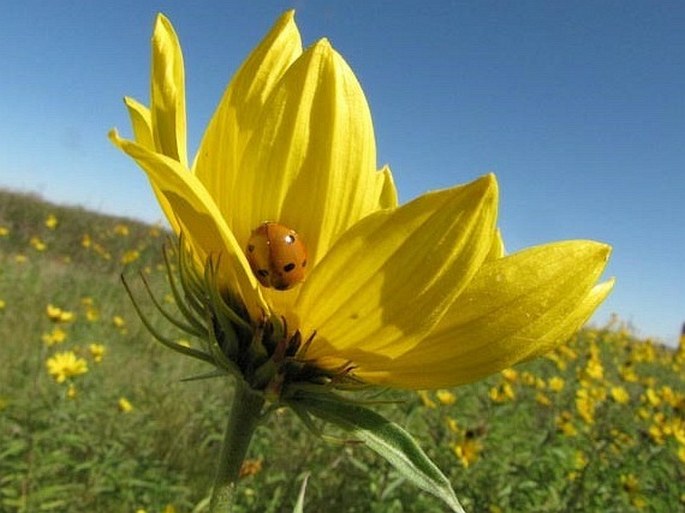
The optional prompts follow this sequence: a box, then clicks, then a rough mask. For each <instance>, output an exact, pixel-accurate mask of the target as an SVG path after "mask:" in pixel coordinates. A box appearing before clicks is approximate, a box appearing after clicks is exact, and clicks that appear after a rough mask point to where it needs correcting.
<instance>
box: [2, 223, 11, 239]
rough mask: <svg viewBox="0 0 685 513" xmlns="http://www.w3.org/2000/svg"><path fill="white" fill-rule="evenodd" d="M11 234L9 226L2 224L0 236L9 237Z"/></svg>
mask: <svg viewBox="0 0 685 513" xmlns="http://www.w3.org/2000/svg"><path fill="white" fill-rule="evenodd" d="M9 234H10V230H9V228H7V227H6V226H0V237H7V236H8V235H9Z"/></svg>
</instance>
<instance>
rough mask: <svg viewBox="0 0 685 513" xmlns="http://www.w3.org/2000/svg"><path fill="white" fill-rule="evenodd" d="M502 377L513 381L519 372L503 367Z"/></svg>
mask: <svg viewBox="0 0 685 513" xmlns="http://www.w3.org/2000/svg"><path fill="white" fill-rule="evenodd" d="M501 374H502V377H504V379H506V380H507V381H509V382H510V383H515V382H516V380H517V379H518V376H519V373H518V372H517V371H515V370H514V369H504V370H503V371H502V372H501Z"/></svg>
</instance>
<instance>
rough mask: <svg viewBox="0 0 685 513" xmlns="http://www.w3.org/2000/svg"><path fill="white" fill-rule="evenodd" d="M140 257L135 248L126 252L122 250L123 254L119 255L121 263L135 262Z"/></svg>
mask: <svg viewBox="0 0 685 513" xmlns="http://www.w3.org/2000/svg"><path fill="white" fill-rule="evenodd" d="M139 258H140V251H138V250H137V249H130V250H128V251H126V252H124V254H123V255H121V263H122V264H124V265H126V264H130V263H131V262H135V261H136V260H138V259H139Z"/></svg>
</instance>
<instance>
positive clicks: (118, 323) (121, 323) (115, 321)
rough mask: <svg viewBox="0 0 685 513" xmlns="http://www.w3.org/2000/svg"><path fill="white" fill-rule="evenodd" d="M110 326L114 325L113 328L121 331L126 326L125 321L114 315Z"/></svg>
mask: <svg viewBox="0 0 685 513" xmlns="http://www.w3.org/2000/svg"><path fill="white" fill-rule="evenodd" d="M112 324H114V326H116V327H117V328H119V329H122V328H124V327H125V326H126V321H125V320H124V318H123V317H122V316H120V315H114V316H113V317H112Z"/></svg>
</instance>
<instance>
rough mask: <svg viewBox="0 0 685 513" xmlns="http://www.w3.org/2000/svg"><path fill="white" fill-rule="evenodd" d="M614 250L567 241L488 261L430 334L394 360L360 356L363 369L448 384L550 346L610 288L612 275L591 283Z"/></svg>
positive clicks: (373, 376) (369, 376)
mask: <svg viewBox="0 0 685 513" xmlns="http://www.w3.org/2000/svg"><path fill="white" fill-rule="evenodd" d="M609 252H610V249H609V247H608V246H606V245H604V244H600V243H597V242H590V241H568V242H559V243H553V244H547V245H544V246H538V247H535V248H530V249H527V250H525V251H521V252H519V253H515V254H513V255H511V256H508V257H504V258H501V259H498V260H494V261H490V262H488V263H486V264H485V265H483V267H482V268H481V270H480V271H479V273H478V274H477V275H476V277H475V278H474V279H473V281H472V282H471V283H470V284H469V286H468V287H467V289H466V290H465V291H464V293H463V294H462V295H461V296H460V297H459V298H458V299H457V300H456V301H455V302H454V303H453V304H452V306H451V307H450V309H449V311H448V313H447V314H446V315H445V316H444V317H443V318H442V319H441V322H440V323H439V324H438V325H437V326H436V328H435V330H434V331H433V332H432V333H431V334H430V335H429V336H428V337H426V339H425V340H423V341H422V342H421V343H420V344H419V345H417V346H416V347H414V348H413V349H412V350H411V351H408V352H406V353H405V354H403V355H401V356H400V357H398V358H395V359H394V360H390V359H385V360H383V359H381V358H379V357H378V355H368V356H367V357H365V358H361V357H358V358H357V360H356V361H355V363H357V364H359V366H360V370H359V375H360V376H361V377H362V378H363V379H366V380H368V381H370V382H373V383H379V384H380V383H382V384H386V385H392V386H399V387H406V388H414V387H416V388H441V387H450V386H455V385H458V384H462V383H467V382H471V381H475V380H477V379H480V378H482V377H484V376H487V375H489V374H492V373H494V372H497V371H499V370H502V369H504V368H506V367H509V366H511V365H513V364H515V363H517V362H519V361H521V360H524V359H527V358H531V357H533V356H536V355H539V354H541V353H542V352H545V351H548V350H549V349H551V348H552V347H553V346H554V344H556V343H559V342H562V341H563V340H564V339H566V338H568V337H569V336H570V335H571V334H572V333H573V332H574V331H575V330H576V329H578V327H579V326H580V325H581V324H582V323H583V322H585V320H587V318H589V316H590V315H591V314H592V312H593V311H594V310H595V308H596V307H597V305H598V304H599V303H600V302H601V301H602V300H603V299H604V298H605V297H606V295H607V294H608V292H609V291H610V289H611V285H612V283H608V284H604V285H600V286H597V287H595V288H593V287H594V283H595V282H596V280H597V279H598V277H599V276H600V274H601V273H602V271H603V269H604V267H605V265H606V261H607V259H608V256H609Z"/></svg>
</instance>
